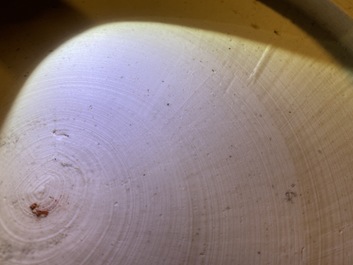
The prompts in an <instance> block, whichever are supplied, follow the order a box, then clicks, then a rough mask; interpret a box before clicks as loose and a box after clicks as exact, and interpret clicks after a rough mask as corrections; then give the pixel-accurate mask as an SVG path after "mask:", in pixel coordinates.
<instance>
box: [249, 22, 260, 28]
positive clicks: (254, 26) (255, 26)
mask: <svg viewBox="0 0 353 265" xmlns="http://www.w3.org/2000/svg"><path fill="white" fill-rule="evenodd" d="M250 26H251V27H252V28H254V29H259V28H260V27H259V26H258V25H256V24H254V23H252V24H251V25H250Z"/></svg>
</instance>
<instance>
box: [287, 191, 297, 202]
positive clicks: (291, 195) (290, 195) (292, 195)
mask: <svg viewBox="0 0 353 265" xmlns="http://www.w3.org/2000/svg"><path fill="white" fill-rule="evenodd" d="M285 196H286V201H287V202H291V203H293V199H294V198H295V197H297V193H296V192H294V191H286V193H285Z"/></svg>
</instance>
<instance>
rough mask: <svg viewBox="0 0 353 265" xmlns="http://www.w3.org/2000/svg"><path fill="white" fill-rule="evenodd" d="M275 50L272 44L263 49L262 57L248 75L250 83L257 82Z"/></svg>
mask: <svg viewBox="0 0 353 265" xmlns="http://www.w3.org/2000/svg"><path fill="white" fill-rule="evenodd" d="M272 53H273V50H272V46H271V45H267V47H266V49H265V50H264V51H263V53H262V55H261V58H260V59H259V61H258V62H257V64H256V65H255V67H254V69H253V71H252V72H251V74H250V75H249V77H248V82H249V83H250V84H254V83H256V81H257V80H258V78H259V76H260V75H261V74H262V72H263V70H264V69H265V67H266V65H267V63H268V62H269V60H270V58H271V56H272Z"/></svg>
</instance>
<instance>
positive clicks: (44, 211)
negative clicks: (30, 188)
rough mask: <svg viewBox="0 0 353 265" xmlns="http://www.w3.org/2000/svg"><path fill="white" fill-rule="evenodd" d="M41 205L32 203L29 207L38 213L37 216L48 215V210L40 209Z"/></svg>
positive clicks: (35, 213) (34, 212)
mask: <svg viewBox="0 0 353 265" xmlns="http://www.w3.org/2000/svg"><path fill="white" fill-rule="evenodd" d="M38 207H39V205H38V203H36V202H35V203H32V204H31V205H30V206H29V208H30V209H31V211H32V213H33V214H34V215H36V216H37V217H47V216H48V214H49V211H48V210H40V209H38Z"/></svg>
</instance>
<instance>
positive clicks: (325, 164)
mask: <svg viewBox="0 0 353 265" xmlns="http://www.w3.org/2000/svg"><path fill="white" fill-rule="evenodd" d="M233 30H234V28H233ZM236 30H238V31H242V30H244V28H241V27H240V28H237V29H236ZM277 33H278V32H277ZM277 33H275V34H273V33H272V32H271V36H272V37H271V38H272V40H273V41H272V43H268V44H267V43H260V42H256V41H255V40H249V39H245V38H241V37H239V36H236V35H234V34H225V33H218V32H212V31H210V30H201V29H197V28H192V27H186V26H175V25H168V24H162V23H151V22H125V23H122V22H120V23H111V24H107V25H104V26H100V27H96V28H93V29H91V30H89V31H87V32H85V33H83V34H81V35H79V36H76V37H75V38H73V39H72V40H70V41H68V42H67V43H65V44H63V45H62V46H61V47H59V48H58V49H56V50H55V51H54V52H53V53H52V54H51V55H50V56H49V57H48V58H46V59H45V60H44V61H43V62H42V63H41V64H40V65H39V66H38V67H37V68H36V69H35V71H34V72H33V73H32V74H31V76H30V77H29V78H28V80H27V81H26V83H25V85H24V87H23V89H22V90H21V91H20V93H19V95H18V97H17V98H16V100H15V101H14V103H13V105H12V108H11V110H10V111H9V113H8V115H7V118H6V120H5V122H4V124H3V126H2V128H1V138H0V168H1V171H0V196H1V200H0V264H5V265H10V264H11V265H12V264H43V265H44V264H67V265H68V264H95V265H96V264H97V265H98V264H320V263H319V261H320V262H321V263H322V264H351V261H352V259H353V256H352V255H353V254H352V252H351V249H352V240H351V238H352V235H353V233H352V230H351V229H352V224H351V220H352V217H353V216H352V199H353V197H352V192H351V190H352V187H353V186H352V184H351V172H352V169H353V163H352V159H350V157H351V153H352V149H353V147H352V136H353V132H352V130H353V128H352V122H351V117H352V115H353V104H352V102H351V101H352V99H353V95H352V75H351V73H350V72H349V71H348V70H346V69H344V68H343V67H342V66H341V65H340V64H339V63H338V62H337V61H336V60H335V59H334V58H332V56H331V55H330V54H328V53H327V51H325V50H324V49H323V48H321V47H320V45H318V44H317V43H315V42H314V41H313V40H312V39H310V38H306V37H303V36H305V35H300V36H299V37H298V36H291V35H288V36H285V37H284V38H285V39H286V40H285V41H287V42H288V41H289V40H291V41H292V45H293V46H295V45H298V52H293V49H291V50H286V49H283V48H281V44H280V43H281V40H280V38H279V37H280V36H279V35H278V34H277ZM264 34H267V33H264ZM281 34H282V33H281ZM282 37H283V36H282ZM277 44H278V45H277ZM300 44H301V45H307V47H311V48H308V50H310V49H312V50H313V51H314V52H313V57H310V56H307V55H306V54H305V52H303V51H301V50H300V47H299V46H300ZM318 58H319V59H318ZM33 203H37V204H38V209H40V210H43V211H45V212H46V211H47V215H46V214H43V215H39V216H37V215H36V214H35V213H36V212H35V211H33V209H31V208H30V206H31V205H32V204H33Z"/></svg>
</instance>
